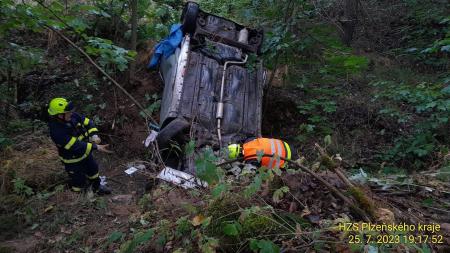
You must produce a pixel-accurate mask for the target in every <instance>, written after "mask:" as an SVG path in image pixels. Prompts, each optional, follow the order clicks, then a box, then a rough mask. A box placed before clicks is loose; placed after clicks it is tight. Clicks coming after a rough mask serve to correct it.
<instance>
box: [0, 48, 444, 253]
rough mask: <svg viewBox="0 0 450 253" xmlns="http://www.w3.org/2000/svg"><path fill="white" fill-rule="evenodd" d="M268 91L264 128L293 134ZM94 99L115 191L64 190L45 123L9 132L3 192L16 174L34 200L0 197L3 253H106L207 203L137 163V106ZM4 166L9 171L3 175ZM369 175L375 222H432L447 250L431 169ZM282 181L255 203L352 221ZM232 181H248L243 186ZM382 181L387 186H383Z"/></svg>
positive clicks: (298, 185) (330, 199)
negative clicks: (406, 176)
mask: <svg viewBox="0 0 450 253" xmlns="http://www.w3.org/2000/svg"><path fill="white" fill-rule="evenodd" d="M141 55H143V56H142V59H141V60H138V64H141V66H144V65H143V62H144V61H145V59H146V57H147V56H148V54H145V53H142V54H141ZM127 89H128V90H129V91H130V92H131V93H132V95H133V96H135V97H136V98H137V99H138V101H141V102H145V99H146V98H145V94H146V93H150V94H151V93H156V92H160V91H161V83H160V81H159V76H158V75H157V74H156V73H155V72H151V73H148V72H147V70H145V69H144V68H142V69H140V70H139V71H138V73H137V75H136V77H135V80H134V81H133V82H132V85H131V86H130V87H127ZM271 92H272V93H273V94H277V96H274V97H276V99H274V100H273V101H270V106H269V107H270V108H271V111H270V112H266V113H265V119H264V122H263V127H265V128H266V129H267V130H266V131H265V132H266V133H267V134H268V135H270V136H272V137H279V138H283V136H285V135H287V136H293V135H294V133H290V132H289V131H292V129H293V128H295V127H296V126H297V125H298V124H299V122H301V120H302V119H301V117H300V115H298V114H296V111H295V110H289V109H287V108H295V94H292V93H290V92H286V91H283V90H282V89H279V88H276V87H273V88H272V90H271ZM99 93H100V94H103V95H101V97H100V99H98V100H99V101H102V102H104V103H106V106H105V108H106V109H104V110H98V112H97V114H96V115H97V116H98V117H99V118H101V120H102V121H103V122H104V123H103V124H102V125H101V128H100V130H101V131H102V135H101V137H102V138H103V140H104V141H106V142H107V143H110V144H111V149H112V150H114V151H115V154H111V155H104V154H96V155H95V156H96V158H97V160H98V162H99V165H100V168H101V170H100V173H101V174H102V175H105V176H106V177H107V179H106V180H107V182H108V186H110V187H111V188H112V189H113V194H112V195H110V196H104V197H98V196H94V195H92V194H89V193H87V194H76V193H72V192H71V191H69V190H68V189H67V187H65V186H64V185H65V184H64V182H65V180H66V175H65V172H64V169H63V166H62V165H61V164H60V162H59V161H58V156H57V151H56V148H55V147H54V144H53V143H52V142H51V140H50V139H49V137H48V136H47V135H46V133H45V127H44V128H38V129H35V130H33V131H29V132H24V133H20V134H18V135H16V136H15V137H14V139H13V140H14V144H13V145H12V146H11V147H9V148H8V149H7V150H5V151H3V153H2V154H1V161H2V164H1V166H2V168H3V170H2V184H1V188H2V192H6V191H7V189H11V188H14V186H13V185H11V184H12V183H11V181H10V180H11V178H12V177H13V176H14V177H19V178H22V179H23V180H25V182H26V185H27V186H29V187H31V188H32V190H33V191H34V192H35V193H39V194H35V195H33V196H32V197H26V195H20V194H8V195H6V194H2V197H1V198H2V199H1V202H2V207H1V211H2V212H1V217H0V219H1V220H0V230H1V236H0V240H1V242H0V252H1V253H6V252H113V251H114V250H117V249H119V248H120V247H121V244H122V243H123V239H126V238H130V236H129V235H128V234H129V233H130V232H133V231H134V230H136V229H138V228H139V229H141V228H150V227H153V226H154V225H155V224H157V223H159V222H160V221H162V220H168V221H170V224H171V225H169V227H171V228H174V227H175V226H176V225H175V222H176V221H177V220H178V219H179V218H180V217H183V216H187V217H188V218H189V220H191V221H192V222H193V223H195V221H194V220H193V219H195V217H197V214H198V213H199V212H201V210H205V209H206V208H209V207H210V203H207V202H206V200H205V199H204V198H203V195H202V190H199V191H187V190H183V189H181V188H178V187H176V186H173V185H169V184H166V183H157V184H156V183H155V181H154V180H153V179H152V178H154V177H155V175H156V173H157V171H154V168H153V167H152V166H151V165H150V166H149V164H148V163H147V162H145V160H146V159H147V157H148V155H149V154H148V151H147V150H146V149H145V148H144V147H143V145H142V141H143V140H144V139H145V137H146V136H147V134H148V132H147V127H146V125H145V122H144V120H143V119H142V117H140V116H139V109H138V108H137V107H136V106H135V105H133V103H132V102H130V101H129V100H128V99H127V98H126V97H125V96H124V95H122V94H120V93H119V91H118V90H116V89H115V88H112V87H111V86H105V88H101V90H100V91H99ZM270 115H276V116H274V117H272V116H270ZM120 119H122V120H120ZM284 119H286V120H284ZM105 122H106V123H105ZM280 122H283V124H282V125H281V124H280ZM290 141H295V139H290ZM311 144H312V143H311ZM137 165H145V166H146V167H147V169H146V172H145V173H139V172H138V173H135V174H133V175H132V176H129V175H126V174H125V173H124V170H125V169H127V168H129V167H130V166H137ZM9 169H11V170H9ZM12 170H14V172H13V173H14V175H12V174H11V173H12V172H11V173H8V171H12ZM317 173H318V174H319V175H320V176H321V177H322V178H324V179H326V180H327V181H328V182H330V183H331V184H332V185H334V186H335V187H337V188H342V187H344V185H343V183H342V182H341V181H340V180H339V179H338V178H337V176H336V175H335V174H333V173H331V172H327V171H321V172H317ZM371 179H372V180H369V182H367V183H365V184H363V187H364V191H365V192H366V194H368V196H370V197H371V198H373V199H374V201H375V203H376V205H377V207H380V208H383V209H387V210H389V212H387V213H384V214H383V213H379V214H378V216H379V217H378V218H379V221H386V222H393V221H394V218H393V216H395V222H396V223H400V222H406V223H408V224H418V223H422V224H433V223H436V224H440V226H441V230H440V232H439V234H440V235H442V236H443V243H442V244H433V245H431V247H432V249H434V250H436V251H439V252H448V251H446V250H449V245H450V223H449V221H450V211H449V207H448V202H446V200H447V199H449V194H450V186H449V185H448V182H443V181H440V180H439V179H436V178H434V177H433V174H432V173H431V172H430V173H427V172H424V173H417V174H414V175H411V182H414V183H410V184H401V183H399V184H397V185H395V182H396V180H398V178H397V177H396V175H392V176H390V177H388V178H378V179H377V178H371ZM230 180H233V179H232V178H230ZM377 180H378V181H377ZM389 180H391V181H389ZM281 181H282V182H279V185H286V186H288V187H289V189H290V190H291V191H290V193H289V195H288V196H286V197H285V198H283V199H282V200H281V201H277V202H276V203H275V202H274V201H273V199H272V194H271V193H273V189H272V188H271V186H266V187H265V188H264V189H263V190H262V192H261V194H260V196H259V198H258V199H257V200H255V201H256V202H259V203H270V204H271V205H272V206H273V207H274V208H275V209H276V210H278V211H280V212H283V213H285V214H286V215H289V214H295V215H297V216H298V217H301V218H302V219H304V221H305V222H307V223H308V224H309V225H310V226H312V227H315V228H318V229H323V228H326V227H329V226H330V225H337V224H338V223H339V222H343V221H344V222H345V221H348V222H349V221H350V220H353V219H351V218H350V217H354V215H353V214H352V212H351V211H350V208H349V207H348V206H347V205H345V204H343V203H342V201H340V200H339V199H337V198H336V197H335V196H334V195H333V194H331V193H330V191H329V190H327V189H324V187H322V186H321V185H320V183H319V182H318V181H317V180H315V179H312V178H311V177H310V176H309V175H307V174H304V173H300V174H297V175H296V176H295V177H293V176H290V175H288V174H285V175H283V176H282V177H281ZM421 182H422V183H421ZM149 183H150V184H149ZM238 183H239V184H242V185H246V184H249V182H248V181H247V182H246V181H243V182H238ZM388 185H389V186H390V187H389V188H387V187H386V186H388ZM236 201H237V202H239V201H240V200H236ZM242 202H245V201H244V200H242ZM243 205H244V206H245V204H243ZM383 215H384V216H385V217H383ZM383 219H384V220H383ZM296 229H297V228H296ZM299 230H301V229H299ZM298 234H299V237H302V238H303V239H302V240H304V241H305V240H306V241H308V242H310V243H311V244H303V245H299V244H301V243H300V239H298V240H296V241H295V240H294V241H289V242H283V243H286V245H284V246H285V247H286V248H296V249H298V250H299V251H307V250H310V252H313V251H314V250H313V245H312V244H313V242H314V240H307V239H305V237H309V235H308V233H303V234H302V231H298ZM345 236H346V235H345V234H344V233H340V232H336V231H328V230H326V229H325V232H323V235H322V237H321V238H322V239H323V240H326V241H331V242H330V244H329V245H334V246H333V247H334V248H331V246H327V247H329V248H325V251H324V252H326V250H328V251H332V250H333V251H335V252H351V251H350V248H351V245H349V244H348V241H346V240H347V238H346V237H345ZM179 245H180V242H178V241H176V240H175V239H174V238H173V237H170V236H168V237H167V238H165V240H164V243H161V241H159V240H158V239H157V238H155V239H154V240H152V241H151V243H149V244H146V245H145V246H144V247H142V248H141V252H172V251H173V250H175V249H176V247H178V246H179ZM302 247H304V248H302ZM402 247H403V246H401V245H399V246H398V248H397V250H399V251H398V252H404V248H402ZM420 247H423V245H421V246H420ZM300 249H301V250H300ZM365 250H368V249H367V248H366V249H365ZM402 250H403V251H402ZM291 252H295V251H291Z"/></svg>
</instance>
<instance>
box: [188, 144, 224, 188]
mask: <svg viewBox="0 0 450 253" xmlns="http://www.w3.org/2000/svg"><path fill="white" fill-rule="evenodd" d="M216 161H217V157H216V156H215V155H214V152H213V151H212V149H211V148H209V147H208V148H206V149H205V150H204V151H203V152H202V153H201V154H200V155H199V156H198V157H197V159H196V160H195V169H196V172H197V176H198V177H199V178H200V179H201V180H204V181H206V182H207V183H208V184H210V185H212V184H215V183H218V182H219V181H220V179H221V178H222V176H223V171H222V170H221V169H220V168H219V167H217V166H216V164H215V162H216Z"/></svg>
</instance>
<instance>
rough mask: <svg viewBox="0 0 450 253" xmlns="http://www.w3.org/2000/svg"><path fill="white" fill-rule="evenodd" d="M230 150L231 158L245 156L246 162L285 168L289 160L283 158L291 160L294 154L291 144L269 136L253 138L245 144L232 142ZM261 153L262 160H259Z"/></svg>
mask: <svg viewBox="0 0 450 253" xmlns="http://www.w3.org/2000/svg"><path fill="white" fill-rule="evenodd" d="M228 152H229V153H228V157H229V158H230V159H236V158H238V157H243V158H244V161H245V162H248V163H251V164H253V165H255V166H264V167H267V168H272V169H273V168H283V167H284V166H285V165H286V163H287V162H285V161H284V160H283V159H281V158H284V159H288V160H290V159H291V155H292V154H291V148H290V147H289V144H287V143H286V142H284V141H281V140H278V139H269V138H256V139H252V140H250V141H247V142H245V143H244V144H243V145H240V144H231V145H229V146H228ZM261 154H262V158H261V161H260V162H258V155H261ZM277 157H279V158H280V159H278V158H277Z"/></svg>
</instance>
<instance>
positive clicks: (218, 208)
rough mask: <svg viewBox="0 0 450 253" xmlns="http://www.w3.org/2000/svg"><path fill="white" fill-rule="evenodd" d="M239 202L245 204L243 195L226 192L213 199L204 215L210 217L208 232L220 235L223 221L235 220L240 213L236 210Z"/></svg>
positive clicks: (238, 207)
mask: <svg viewBox="0 0 450 253" xmlns="http://www.w3.org/2000/svg"><path fill="white" fill-rule="evenodd" d="M238 203H239V204H238ZM240 203H242V204H245V203H244V202H243V197H242V196H239V195H237V194H227V195H225V196H223V197H222V198H219V199H215V200H213V201H212V202H211V203H210V204H209V205H208V207H207V209H206V215H207V216H210V217H211V224H210V225H209V226H208V233H209V234H214V235H220V234H222V224H223V223H224V222H227V221H235V220H237V219H238V218H239V215H240V213H239V212H238V211H239V209H240V206H241V205H240ZM241 207H243V206H241Z"/></svg>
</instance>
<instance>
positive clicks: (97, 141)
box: [89, 134, 102, 144]
mask: <svg viewBox="0 0 450 253" xmlns="http://www.w3.org/2000/svg"><path fill="white" fill-rule="evenodd" d="M89 142H93V143H95V144H100V142H102V140H101V139H100V137H98V135H96V134H94V135H92V136H91V137H89Z"/></svg>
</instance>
